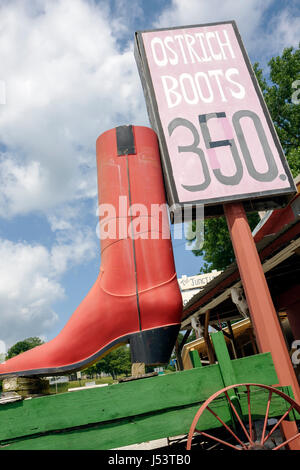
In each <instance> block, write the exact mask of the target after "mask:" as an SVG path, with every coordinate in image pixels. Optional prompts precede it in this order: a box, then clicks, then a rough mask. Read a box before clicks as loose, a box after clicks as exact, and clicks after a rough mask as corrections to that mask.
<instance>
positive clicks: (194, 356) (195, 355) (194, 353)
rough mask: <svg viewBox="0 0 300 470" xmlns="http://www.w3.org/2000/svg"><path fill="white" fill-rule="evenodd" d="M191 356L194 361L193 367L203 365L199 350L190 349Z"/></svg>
mask: <svg viewBox="0 0 300 470" xmlns="http://www.w3.org/2000/svg"><path fill="white" fill-rule="evenodd" d="M189 356H190V359H191V361H192V365H193V367H194V368H195V367H202V363H201V359H200V357H199V353H198V351H195V349H191V350H190V351H189Z"/></svg>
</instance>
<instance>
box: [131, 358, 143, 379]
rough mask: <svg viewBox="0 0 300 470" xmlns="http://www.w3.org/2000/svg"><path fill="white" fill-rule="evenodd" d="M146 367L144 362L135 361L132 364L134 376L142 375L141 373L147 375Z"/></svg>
mask: <svg viewBox="0 0 300 470" xmlns="http://www.w3.org/2000/svg"><path fill="white" fill-rule="evenodd" d="M145 373H146V368H145V364H144V363H143V362H134V363H133V364H131V375H132V377H140V376H141V375H145Z"/></svg>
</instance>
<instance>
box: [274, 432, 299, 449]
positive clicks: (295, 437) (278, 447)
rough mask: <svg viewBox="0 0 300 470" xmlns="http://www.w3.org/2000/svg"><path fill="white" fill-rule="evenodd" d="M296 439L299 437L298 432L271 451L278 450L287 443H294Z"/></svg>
mask: <svg viewBox="0 0 300 470" xmlns="http://www.w3.org/2000/svg"><path fill="white" fill-rule="evenodd" d="M298 437H300V432H298V434H295V436H293V437H290V438H289V439H287V440H286V441H284V442H282V443H281V444H279V445H278V446H277V447H273V449H272V450H278V449H280V448H281V447H283V446H286V445H287V444H288V443H289V442H292V441H294V440H295V439H297V438H298Z"/></svg>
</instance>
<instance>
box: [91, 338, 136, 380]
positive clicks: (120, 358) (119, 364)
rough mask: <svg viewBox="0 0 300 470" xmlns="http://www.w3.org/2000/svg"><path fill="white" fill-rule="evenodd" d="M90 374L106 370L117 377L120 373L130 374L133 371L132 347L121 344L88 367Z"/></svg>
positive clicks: (113, 376)
mask: <svg viewBox="0 0 300 470" xmlns="http://www.w3.org/2000/svg"><path fill="white" fill-rule="evenodd" d="M86 372H87V373H88V374H89V375H93V374H95V373H98V374H100V373H101V372H105V373H106V374H110V375H111V376H112V378H113V379H115V378H116V377H117V376H118V375H120V374H125V375H128V374H130V372H131V360H130V349H129V348H128V347H127V346H121V347H119V348H118V349H114V350H113V351H111V352H110V353H109V354H107V355H106V356H104V357H103V358H102V359H100V361H98V362H97V363H96V364H95V365H94V366H92V367H89V368H88V369H86Z"/></svg>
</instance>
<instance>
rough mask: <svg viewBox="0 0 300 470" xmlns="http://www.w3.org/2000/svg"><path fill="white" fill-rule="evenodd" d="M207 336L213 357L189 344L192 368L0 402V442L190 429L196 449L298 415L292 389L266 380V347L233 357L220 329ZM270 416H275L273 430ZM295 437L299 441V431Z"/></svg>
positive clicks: (71, 440)
mask: <svg viewBox="0 0 300 470" xmlns="http://www.w3.org/2000/svg"><path fill="white" fill-rule="evenodd" d="M211 339H212V342H213V345H214V348H215V353H216V357H217V361H218V363H217V364H213V365H210V366H204V367H202V366H201V362H200V359H199V356H198V353H197V352H195V351H193V352H192V353H191V359H192V362H193V365H194V368H193V369H191V370H186V371H180V372H175V373H172V374H166V375H158V376H154V377H149V378H144V379H140V380H134V381H130V382H123V383H119V384H114V385H110V386H107V387H103V388H93V389H88V388H87V389H82V390H80V391H76V392H72V393H62V394H58V395H46V396H42V397H37V398H32V399H24V400H22V401H17V402H14V403H7V404H5V405H1V406H0V445H1V449H3V450H15V449H18V450H21V449H26V450H27V449H30V450H38V449H44V450H46V449H47V450H63V449H68V450H104V449H115V448H120V447H122V446H128V445H130V444H137V443H141V442H146V441H151V440H156V439H160V438H165V437H171V436H178V435H185V434H188V433H189V432H190V435H189V443H190V445H193V442H194V441H195V438H194V440H192V436H195V435H197V436H199V437H200V438H201V439H200V440H202V444H201V443H199V444H197V447H196V445H195V448H199V449H201V448H202V447H201V446H204V448H208V447H207V446H208V445H209V446H211V447H213V446H216V445H218V446H222V445H223V446H225V447H226V446H229V448H231V446H233V447H234V448H235V449H246V448H247V449H248V448H253V446H254V444H253V443H254V442H256V444H255V445H256V446H258V447H259V446H260V443H263V447H265V446H266V445H267V443H268V442H272V438H273V436H274V435H275V431H276V429H277V430H278V424H280V422H281V421H280V420H282V419H283V418H284V419H285V420H286V419H287V420H291V421H295V420H298V419H299V418H300V414H299V412H300V407H299V405H297V404H296V403H295V402H294V401H293V400H292V391H291V388H290V387H281V388H278V387H277V388H276V389H274V388H271V387H270V386H274V384H275V385H276V384H277V383H278V379H277V375H276V372H275V369H274V365H273V362H272V358H271V355H270V353H264V354H257V355H255V356H250V357H243V358H241V359H235V360H230V357H229V354H228V351H227V348H226V343H225V340H224V337H223V333H222V332H218V333H213V334H212V335H211ZM252 383H256V384H261V385H260V386H253V385H251V384H252ZM236 384H244V385H243V386H235V387H232V385H236ZM224 387H227V390H226V389H225V391H222V390H223V389H224ZM282 392H284V393H282ZM214 394H215V395H214ZM209 400H210V402H209ZM199 408H201V409H200V410H199ZM196 413H197V415H199V416H198V417H199V420H198V417H197V416H196V418H195V419H194V417H195V415H196ZM272 417H276V418H277V423H276V425H273V428H272V429H271V430H270V429H269V428H267V424H268V422H269V419H270V418H272ZM193 420H194V423H193V426H192V429H191V425H192V422H193ZM257 420H260V422H261V435H260V437H259V438H258V437H257V435H255V430H256V428H255V427H254V426H253V423H257ZM296 422H297V421H296ZM274 428H275V429H274ZM273 431H274V432H273ZM270 432H271V435H270V436H269V434H270ZM222 433H223V434H222ZM224 433H227V437H226V438H224V437H222V436H224ZM220 436H221V437H220ZM199 437H198V438H196V440H197V439H199ZM292 440H293V442H298V440H299V437H297V434H294V435H293V436H292V438H291V441H292ZM265 441H266V442H265ZM282 444H284V442H281V445H282ZM278 445H280V444H278V443H276V444H274V443H273V444H272V446H273V448H276V447H277V446H278ZM205 446H206V447H205ZM282 447H283V446H282ZM282 447H281V448H282Z"/></svg>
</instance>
